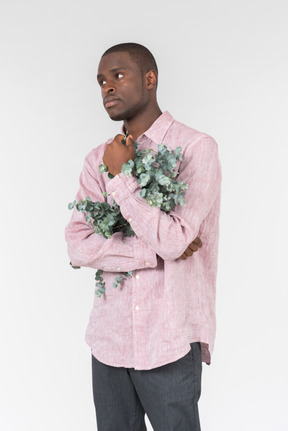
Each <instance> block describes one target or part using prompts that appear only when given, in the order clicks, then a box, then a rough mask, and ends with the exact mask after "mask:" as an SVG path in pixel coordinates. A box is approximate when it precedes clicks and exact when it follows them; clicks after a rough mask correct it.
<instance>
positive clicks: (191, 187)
mask: <svg viewBox="0 0 288 431" xmlns="http://www.w3.org/2000/svg"><path fill="white" fill-rule="evenodd" d="M111 141H112V139H110V140H108V141H107V142H106V143H105V144H102V145H100V146H98V147H97V148H95V149H93V150H92V151H91V152H90V153H89V154H88V155H87V157H86V159H85V162H84V167H83V171H82V173H81V175H80V189H79V191H78V193H77V196H76V200H77V201H78V200H79V199H85V198H86V197H87V196H90V198H91V200H93V201H102V202H103V201H105V200H107V201H108V202H109V203H111V202H112V200H113V199H114V200H115V201H116V202H117V204H118V205H119V206H120V208H121V213H122V214H123V217H124V218H125V219H126V220H128V221H129V223H130V225H131V226H132V228H133V230H134V232H135V233H136V235H135V236H134V237H125V236H124V235H123V234H122V232H118V233H115V234H114V235H112V238H111V239H105V238H103V237H102V236H100V235H98V234H95V233H94V231H93V229H92V228H91V226H89V225H88V224H87V223H86V221H85V216H84V214H82V213H80V212H78V211H77V210H76V209H75V208H74V210H73V214H72V217H71V220H70V222H69V224H68V225H67V226H66V230H65V236H66V241H67V245H68V255H69V257H70V260H71V262H72V265H77V266H87V267H91V268H95V269H102V270H103V271H104V273H103V278H104V281H105V287H106V292H105V294H103V295H102V297H101V298H98V297H97V296H96V295H95V298H94V304H93V308H92V310H91V314H90V319H89V323H88V327H87V330H86V335H85V340H86V342H87V344H88V345H89V346H90V348H91V351H92V354H93V355H94V356H95V357H96V358H97V359H98V360H99V361H100V362H103V363H105V364H107V365H112V366H115V367H127V368H135V369H136V370H149V369H153V368H156V367H159V366H161V365H165V364H167V363H170V362H173V361H176V360H177V359H180V358H181V357H183V356H184V355H186V354H187V353H188V351H189V350H190V343H192V342H196V341H199V342H200V343H201V352H202V361H203V362H206V363H207V364H210V363H211V354H212V351H213V347H214V340H215V329H216V321H215V284H216V272H217V252H218V237H219V209H220V186H221V168H220V163H219V159H218V151H217V144H216V142H215V140H214V139H213V138H212V137H211V136H209V135H207V134H204V133H201V132H199V131H196V130H194V129H192V128H190V127H188V126H185V125H184V124H182V123H179V122H178V121H176V120H174V119H173V117H172V116H171V115H170V114H169V113H168V112H167V111H166V112H164V113H163V114H162V115H161V116H160V117H158V118H157V120H156V121H155V122H154V123H153V124H152V126H151V127H150V128H149V129H148V130H147V131H146V132H145V133H143V134H142V135H141V136H140V137H138V139H137V141H138V142H139V143H140V148H141V149H147V148H152V149H153V150H155V151H157V146H158V144H159V143H163V144H165V145H166V146H167V147H168V149H175V148H176V147H178V146H180V147H181V148H182V154H183V161H182V162H180V163H179V162H178V166H177V169H178V171H179V175H178V178H177V179H179V180H180V179H182V180H183V181H185V182H186V183H187V184H188V189H187V190H186V194H185V205H184V206H180V205H177V206H176V207H175V209H174V210H173V211H171V212H170V213H168V214H167V213H165V212H163V211H161V210H160V209H159V208H157V207H151V206H150V205H148V204H147V203H146V201H145V199H143V198H142V197H141V196H140V190H141V189H140V188H139V185H138V183H137V181H136V178H135V177H133V176H132V177H127V176H125V175H124V174H123V173H120V174H118V175H116V176H115V177H114V178H113V179H109V178H108V175H107V173H104V174H100V172H99V165H100V164H101V163H103V162H102V157H103V153H104V150H105V148H106V146H107V145H108V144H109V143H110V142H111ZM104 191H106V192H107V193H108V194H109V196H108V198H104V196H103V192H104ZM197 236H199V237H200V238H201V240H202V243H203V246H202V248H200V249H199V250H198V251H197V252H196V253H194V254H193V255H192V256H191V257H188V258H187V259H186V260H180V259H178V258H179V256H181V254H182V253H183V252H184V251H185V250H186V248H187V247H188V245H189V244H190V243H191V242H192V241H193V240H194V239H195V238H196V237H197ZM132 270H133V271H134V272H133V276H132V277H130V278H127V279H126V280H125V281H123V282H122V283H121V284H120V285H119V286H118V287H117V288H114V287H113V281H114V278H115V277H116V276H117V275H119V273H120V272H126V271H132Z"/></svg>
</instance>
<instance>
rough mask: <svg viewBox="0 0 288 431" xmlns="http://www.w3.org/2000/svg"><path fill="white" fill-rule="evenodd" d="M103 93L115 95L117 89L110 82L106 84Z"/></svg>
mask: <svg viewBox="0 0 288 431" xmlns="http://www.w3.org/2000/svg"><path fill="white" fill-rule="evenodd" d="M103 92H104V94H110V93H112V94H113V93H115V87H114V86H113V85H112V84H111V83H110V82H106V84H105V85H104V87H103Z"/></svg>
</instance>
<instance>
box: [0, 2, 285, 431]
mask: <svg viewBox="0 0 288 431" xmlns="http://www.w3.org/2000/svg"><path fill="white" fill-rule="evenodd" d="M287 13H288V7H287V2H286V1H280V0H270V1H269V0H254V1H253V0H243V1H240V0H239V1H231V0H219V1H213V0H210V1H205V0H204V1H201V2H200V1H191V0H190V1H184V0H178V1H177V2H169V1H155V2H152V3H149V2H142V3H138V2H135V1H125V0H124V1H110V2H104V1H102V2H100V1H92V0H81V1H80V0H78V1H76V0H50V1H48V0H46V1H41V0H26V1H20V0H18V1H16V0H7V1H5V0H1V1H0V20H1V22H0V36H1V52H0V63H1V81H0V85H1V100H0V102H1V113H0V115H1V117H0V118H1V128H0V133H1V166H0V174H1V225H0V227H1V252H2V256H1V298H0V307H1V310H0V319H1V322H0V325H1V326H0V328H1V343H0V346H1V356H0V360H1V368H0V373H1V376H0V382H1V383H0V391H1V400H0V406H1V407H0V408H1V410H2V412H1V415H0V428H1V429H3V430H5V431H20V430H21V431H39V430H41V431H51V430H53V431H60V430H61V431H62V430H68V429H69V430H70V431H79V430H85V431H90V430H91V431H93V430H96V425H95V416H94V407H93V401H92V389H91V369H90V350H89V347H88V346H87V345H86V344H85V342H84V333H85V330H86V325H87V322H88V317H89V313H90V309H91V307H92V301H93V295H94V271H93V270H92V269H81V270H80V271H73V270H72V269H71V268H70V267H69V259H68V256H67V254H66V244H65V242H64V233H63V230H64V226H65V225H66V224H67V222H68V220H69V218H70V212H69V211H68V209H67V204H68V202H70V201H72V200H73V199H74V196H75V193H76V191H77V188H78V178H79V174H80V171H81V169H82V164H83V160H84V157H85V155H86V154H87V153H88V152H89V151H90V150H91V149H92V148H93V147H95V146H97V145H99V144H101V143H103V142H104V141H106V139H107V138H109V137H111V136H113V135H114V134H116V133H117V132H118V130H119V127H120V124H119V123H113V122H112V121H111V120H110V119H109V118H108V116H107V114H106V112H105V111H104V108H103V107H102V103H101V98H100V92H99V88H98V85H97V82H96V70H97V64H98V60H99V57H100V55H101V54H102V53H103V51H104V50H105V49H107V48H108V47H110V46H111V45H113V44H115V43H119V42H126V41H135V42H140V43H143V44H144V45H146V46H147V47H148V48H150V49H151V51H152V52H153V53H154V54H155V57H156V59H157V61H158V65H159V70H160V76H159V80H160V83H159V103H160V106H161V108H162V110H166V109H167V110H169V111H170V112H171V113H172V114H173V116H174V117H175V118H176V119H178V120H180V121H182V122H184V123H186V124H188V125H190V126H191V127H194V128H196V129H198V130H201V131H204V132H207V133H209V134H210V135H212V136H213V137H214V138H215V139H216V140H217V142H218V144H219V149H220V157H221V161H222V167H223V194H222V213H221V243H220V256H219V273H218V274H219V276H218V296H217V317H218V326H217V338H216V346H215V351H214V354H213V357H212V364H211V366H209V367H208V366H206V365H204V367H203V391H202V397H201V401H200V413H201V418H202V428H203V431H243V430H245V431H258V430H259V431H260V430H261V431H285V430H287V429H288V419H287V405H288V399H287V383H288V381H287V380H288V379H287V374H288V372H287V353H288V351H287V318H286V313H287V287H288V283H287V266H288V265H287V239H288V238H287V219H288V212H287V184H288V176H287V132H286V129H287V76H288V70H287V42H286V41H287V40H288V31H287ZM119 324H120V322H119ZM99 331H101V328H99ZM150 429H151V428H150ZM123 431H124V430H123Z"/></svg>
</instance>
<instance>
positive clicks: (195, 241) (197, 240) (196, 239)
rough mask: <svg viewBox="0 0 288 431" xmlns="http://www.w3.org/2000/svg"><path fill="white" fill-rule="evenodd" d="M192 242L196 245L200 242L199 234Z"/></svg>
mask: <svg viewBox="0 0 288 431" xmlns="http://www.w3.org/2000/svg"><path fill="white" fill-rule="evenodd" d="M192 242H194V243H195V244H197V245H198V247H199V244H202V241H201V239H200V238H199V236H197V237H196V238H195V239H194V240H193V241H192Z"/></svg>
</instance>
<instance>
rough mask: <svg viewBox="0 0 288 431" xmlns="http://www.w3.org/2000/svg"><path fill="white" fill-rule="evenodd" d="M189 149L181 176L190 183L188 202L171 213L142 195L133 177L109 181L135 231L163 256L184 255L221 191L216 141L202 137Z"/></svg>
mask: <svg viewBox="0 0 288 431" xmlns="http://www.w3.org/2000/svg"><path fill="white" fill-rule="evenodd" d="M190 151H191V154H187V155H186V160H185V162H184V163H183V167H182V172H181V173H180V175H179V177H178V178H179V179H181V180H183V181H184V182H186V183H187V184H188V189H187V191H186V195H185V206H183V207H181V206H179V205H178V206H177V207H176V208H175V211H171V212H170V213H169V214H167V213H165V212H163V211H161V210H160V208H156V207H153V208H152V207H151V206H150V205H148V204H147V203H146V201H145V199H143V198H141V196H140V194H139V192H140V189H139V187H138V183H137V181H136V178H134V177H126V176H125V175H124V174H119V175H117V176H116V177H115V178H114V179H113V180H111V181H110V182H109V183H108V184H107V191H108V193H110V194H111V195H112V196H113V198H114V199H115V201H116V202H117V204H118V205H119V206H120V208H121V213H122V215H123V217H124V218H125V219H127V220H128V221H129V223H130V224H131V226H132V229H133V230H134V231H135V232H136V235H137V236H138V237H139V238H140V239H142V241H143V242H145V243H146V244H147V245H149V246H150V247H151V248H152V249H153V250H154V252H155V253H157V254H158V255H159V256H160V257H162V258H163V259H164V260H174V259H177V258H178V257H179V256H181V255H182V253H183V252H184V251H185V249H186V248H187V246H188V245H189V244H190V243H191V242H192V241H193V240H194V239H195V237H196V236H197V234H198V232H199V228H200V225H201V223H202V222H203V221H204V219H205V217H206V216H207V215H208V214H209V212H210V210H211V208H212V206H213V203H214V202H215V200H216V198H217V196H218V195H219V193H220V183H221V169H220V164H219V160H218V155H217V145H216V143H215V141H213V140H210V139H209V140H207V139H206V140H203V142H201V143H199V145H197V147H196V148H193V149H192V150H190Z"/></svg>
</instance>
